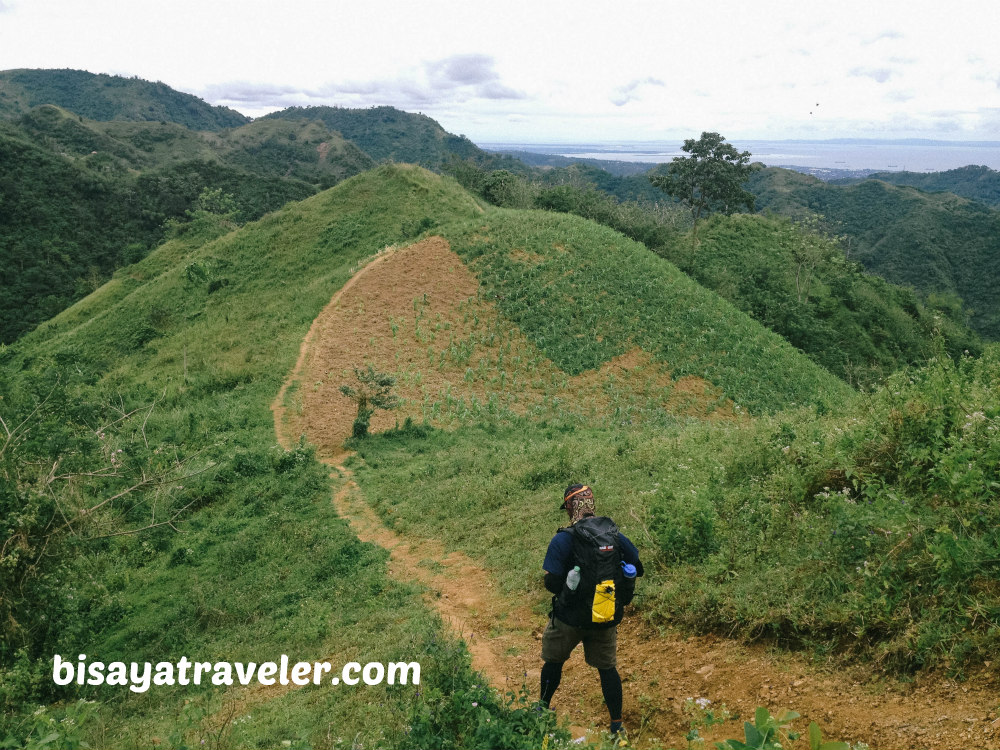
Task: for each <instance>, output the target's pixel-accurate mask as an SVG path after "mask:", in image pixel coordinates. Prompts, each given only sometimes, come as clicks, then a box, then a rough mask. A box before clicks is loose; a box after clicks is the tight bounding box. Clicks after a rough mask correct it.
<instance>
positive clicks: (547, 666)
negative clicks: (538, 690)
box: [541, 661, 562, 708]
mask: <svg viewBox="0 0 1000 750" xmlns="http://www.w3.org/2000/svg"><path fill="white" fill-rule="evenodd" d="M560 680H562V664H557V663H555V662H551V661H547V662H545V663H544V664H543V665H542V698H541V701H542V705H544V706H545V707H546V708H548V707H549V701H551V700H552V696H553V695H555V692H556V688H557V687H559V681H560Z"/></svg>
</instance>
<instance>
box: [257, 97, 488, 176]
mask: <svg viewBox="0 0 1000 750" xmlns="http://www.w3.org/2000/svg"><path fill="white" fill-rule="evenodd" d="M260 119H262V120H271V119H280V120H300V119H306V120H319V121H320V122H322V123H323V124H324V125H326V126H327V127H328V128H330V129H331V130H336V131H337V132H339V133H340V134H341V135H343V136H344V138H346V139H347V140H349V141H351V142H352V143H354V144H356V145H357V146H358V148H360V149H361V150H362V151H364V152H365V153H366V154H368V155H369V156H371V157H372V158H373V159H375V160H376V161H396V162H406V163H409V164H419V165H421V166H424V167H431V168H436V167H440V166H441V165H442V164H443V163H444V162H446V161H447V160H448V159H449V158H451V157H457V158H459V159H476V160H480V159H486V158H488V156H489V155H488V154H487V153H486V152H485V151H483V150H482V149H481V148H479V147H478V146H477V145H476V144H474V143H473V142H472V141H470V140H469V139H468V138H466V137H465V136H463V135H453V134H452V133H449V132H448V131H446V130H445V129H444V128H442V127H441V125H440V124H438V122H437V121H435V120H433V119H431V118H430V117H427V115H422V114H414V113H412V112H404V111H402V110H399V109H396V108H395V107H372V108H369V109H347V108H343V107H290V108H288V109H285V110H282V111H281V112H273V113H271V114H269V115H265V116H264V117H262V118H260Z"/></svg>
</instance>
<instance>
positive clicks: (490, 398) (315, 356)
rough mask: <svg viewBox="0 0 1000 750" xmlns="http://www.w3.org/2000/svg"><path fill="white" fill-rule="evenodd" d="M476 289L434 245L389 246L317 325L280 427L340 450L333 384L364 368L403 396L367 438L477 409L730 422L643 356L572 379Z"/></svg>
mask: <svg viewBox="0 0 1000 750" xmlns="http://www.w3.org/2000/svg"><path fill="white" fill-rule="evenodd" d="M525 262H531V258H530V257H526V258H525ZM478 292H479V283H478V280H477V279H476V277H475V276H474V275H473V274H472V273H471V272H470V271H469V270H468V269H467V268H466V266H465V265H464V264H463V263H462V261H461V259H460V258H459V257H458V256H457V255H456V254H455V253H453V252H452V251H451V249H450V248H449V247H448V244H447V242H445V240H443V239H441V238H439V237H434V238H431V239H428V240H425V241H424V242H421V243H418V244H415V245H411V246H409V247H406V248H401V249H394V248H390V249H387V250H386V251H385V252H384V253H382V254H381V255H380V256H379V257H378V258H377V259H376V261H374V262H372V263H371V264H369V265H368V266H367V267H365V268H364V269H363V270H362V271H361V272H360V273H358V274H357V275H356V276H355V277H354V278H353V279H352V280H351V282H349V283H348V284H347V285H345V287H344V288H343V289H342V290H341V291H340V292H339V293H338V294H337V295H336V296H335V297H334V299H333V300H332V301H331V302H330V304H329V305H328V306H327V307H326V308H325V309H324V310H323V312H322V313H321V314H320V316H319V317H318V318H317V319H316V321H315V322H314V324H313V326H312V328H311V329H310V331H309V334H308V336H307V337H306V340H305V342H303V348H302V350H301V355H300V359H299V363H298V365H297V366H296V370H295V372H294V374H293V377H292V378H291V379H290V381H289V384H286V387H285V388H283V389H282V392H281V393H280V394H279V397H278V399H277V400H276V401H275V403H274V405H273V408H274V410H275V415H276V418H277V419H279V420H280V421H281V422H282V424H283V431H284V432H285V433H287V434H288V435H294V436H298V435H305V436H306V438H307V439H308V440H309V441H310V442H312V443H314V444H315V445H317V446H318V447H319V448H320V452H321V454H323V455H330V454H332V453H334V452H336V451H338V450H339V449H340V446H341V445H342V443H343V441H344V439H345V438H346V437H348V436H349V435H350V432H351V424H352V422H353V420H354V417H355V413H356V409H355V405H354V404H353V403H352V402H351V400H350V399H348V398H347V397H345V396H343V395H342V394H341V393H340V390H339V389H340V386H341V385H344V384H350V383H352V382H353V379H354V375H353V372H354V368H355V367H358V368H364V367H366V366H367V365H369V364H370V365H371V366H373V367H374V368H375V369H377V370H380V371H383V372H389V373H392V374H394V375H395V376H396V379H397V387H396V392H397V393H398V395H399V396H400V398H401V400H402V406H401V408H400V409H398V410H396V411H395V412H393V413H385V412H382V413H376V415H375V417H374V418H373V420H372V424H371V429H372V431H373V432H378V431H381V430H385V429H388V428H391V427H393V426H394V425H395V424H396V422H397V421H402V420H404V419H406V418H407V417H410V418H412V419H414V420H415V421H417V422H423V421H427V422H429V423H431V424H434V425H435V426H443V427H447V426H449V425H452V424H455V423H460V422H462V421H465V420H468V419H470V418H471V419H475V418H477V416H478V415H480V414H483V413H484V412H491V413H501V414H502V413H504V412H509V413H511V414H522V415H523V414H529V413H537V414H539V415H540V416H542V415H545V414H552V413H554V412H556V411H558V410H566V409H570V410H572V411H574V412H575V413H577V414H579V415H580V416H583V417H586V418H594V419H602V420H606V419H608V418H610V417H612V416H617V417H618V418H620V419H622V420H630V421H632V420H636V419H640V418H642V414H643V413H646V414H649V413H651V412H653V411H656V410H660V411H666V412H669V413H671V414H679V415H687V416H709V415H711V416H715V417H731V416H732V414H733V412H732V406H731V404H730V403H728V402H726V401H725V400H724V399H723V398H721V396H720V393H719V391H718V389H716V388H714V387H713V386H711V385H710V384H709V383H707V382H706V381H704V380H701V379H699V378H695V377H693V376H688V377H685V378H682V379H680V380H677V381H675V380H673V379H672V378H671V376H670V372H669V370H668V368H667V367H666V366H665V365H664V364H663V363H661V362H656V361H655V360H653V359H652V357H651V356H650V355H649V354H647V353H645V352H643V351H642V350H640V349H638V348H635V349H632V350H631V351H629V352H626V353H625V354H622V355H620V356H618V357H615V358H614V359H612V360H611V361H609V362H606V363H605V364H604V365H603V366H602V367H601V368H600V369H598V370H592V371H589V372H585V373H582V374H580V375H577V376H570V375H567V374H566V373H565V372H563V371H562V370H560V369H559V368H557V367H556V366H555V365H554V364H553V363H552V362H551V361H549V360H548V359H547V358H546V357H545V356H544V355H543V354H542V353H541V352H540V351H539V350H538V348H537V347H535V346H534V345H533V344H532V343H531V342H530V341H528V340H527V339H526V338H525V337H524V335H523V334H521V332H520V331H518V330H517V329H515V328H513V327H512V326H510V325H509V324H508V323H506V322H505V321H504V320H503V319H502V318H501V317H500V316H499V314H498V313H497V311H496V309H495V308H494V306H493V305H492V304H490V303H489V302H487V301H484V300H483V299H481V298H480V296H479V294H478Z"/></svg>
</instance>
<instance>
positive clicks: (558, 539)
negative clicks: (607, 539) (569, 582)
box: [542, 532, 639, 577]
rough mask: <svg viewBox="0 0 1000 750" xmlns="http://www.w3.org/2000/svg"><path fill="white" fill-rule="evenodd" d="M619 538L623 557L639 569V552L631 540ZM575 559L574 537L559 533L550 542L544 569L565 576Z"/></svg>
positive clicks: (619, 533) (619, 534)
mask: <svg viewBox="0 0 1000 750" xmlns="http://www.w3.org/2000/svg"><path fill="white" fill-rule="evenodd" d="M618 538H619V539H621V540H622V556H623V559H624V560H625V562H627V563H629V564H630V565H635V566H636V567H637V568H638V567H639V550H638V549H636V546H635V545H634V544H632V542H631V540H630V539H629V538H628V537H627V536H625V535H624V534H622V533H621V532H618ZM572 559H573V535H572V534H567V533H564V532H557V533H556V535H555V536H554V537H552V541H551V542H549V549H548V551H546V553H545V561H544V562H543V563H542V569H543V570H544V571H545V572H546V573H551V574H552V575H556V576H560V577H561V576H564V575H566V574H567V573H568V572H569V563H570V561H571V560H572Z"/></svg>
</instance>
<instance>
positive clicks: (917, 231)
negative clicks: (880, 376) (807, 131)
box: [749, 169, 1000, 340]
mask: <svg viewBox="0 0 1000 750" xmlns="http://www.w3.org/2000/svg"><path fill="white" fill-rule="evenodd" d="M749 189H751V190H752V192H754V194H755V195H756V196H757V205H758V208H761V209H764V210H772V211H775V212H777V213H781V214H784V215H787V216H793V217H802V216H804V215H806V214H807V213H810V212H812V213H818V214H821V215H822V216H823V217H824V218H825V220H826V221H827V222H828V223H829V225H830V226H831V228H832V230H833V231H834V232H835V233H837V234H843V235H845V236H846V237H847V238H848V246H847V247H848V251H849V257H850V258H851V259H852V260H857V261H859V262H861V263H862V264H864V266H865V268H867V269H868V270H869V271H872V272H873V273H876V274H878V275H879V276H881V277H883V278H884V279H886V280H888V281H891V282H893V283H895V284H900V285H903V286H909V287H912V288H913V289H916V290H917V291H918V292H920V293H921V294H922V295H925V296H927V297H931V296H932V295H934V296H936V297H937V298H938V302H939V303H940V304H944V305H947V304H948V298H949V296H951V297H952V298H954V297H958V298H959V299H960V300H961V302H962V303H964V305H965V307H966V309H967V310H968V312H969V316H970V321H969V322H970V325H971V327H972V328H973V329H974V330H975V331H977V332H978V333H979V334H980V335H982V336H983V337H984V338H987V339H989V340H997V338H998V337H1000V308H998V307H997V296H996V294H994V293H993V290H994V289H995V288H996V286H997V284H998V283H1000V282H998V279H1000V265H998V264H1000V253H998V248H997V238H998V237H1000V213H998V212H997V211H996V210H995V209H992V208H989V207H987V206H985V205H983V204H981V203H977V202H975V201H970V200H967V199H965V198H960V197H958V196H956V195H953V194H951V193H925V192H921V191H919V190H917V189H915V188H909V187H897V186H894V185H889V184H886V183H885V182H880V181H877V180H866V181H865V182H862V183H859V184H857V185H850V186H838V185H829V184H825V183H823V182H821V181H820V180H818V179H816V178H813V177H809V176H807V175H801V174H796V173H793V172H790V171H788V170H781V169H764V170H761V171H759V172H757V173H756V174H755V175H754V176H753V177H752V178H751V181H750V185H749Z"/></svg>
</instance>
